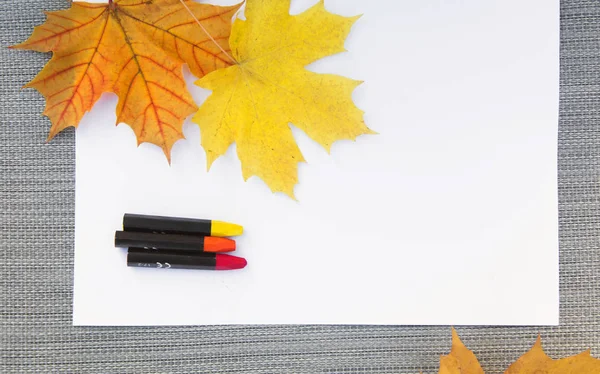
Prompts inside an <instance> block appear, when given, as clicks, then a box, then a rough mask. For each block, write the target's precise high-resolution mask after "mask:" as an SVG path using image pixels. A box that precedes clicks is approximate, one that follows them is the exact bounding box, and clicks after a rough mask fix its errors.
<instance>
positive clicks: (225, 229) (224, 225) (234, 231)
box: [210, 221, 244, 236]
mask: <svg viewBox="0 0 600 374" xmlns="http://www.w3.org/2000/svg"><path fill="white" fill-rule="evenodd" d="M243 232H244V228H243V227H242V226H240V225H236V224H233V223H229V222H223V221H212V223H211V226H210V235H211V236H237V235H242V233H243Z"/></svg>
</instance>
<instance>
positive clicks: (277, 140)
mask: <svg viewBox="0 0 600 374" xmlns="http://www.w3.org/2000/svg"><path fill="white" fill-rule="evenodd" d="M289 9H290V0H278V1H273V0H248V1H247V2H246V12H245V14H246V21H242V20H240V19H237V20H236V21H235V22H234V25H233V28H232V32H231V38H230V41H229V43H230V46H231V49H232V51H233V57H234V58H235V60H236V61H238V64H237V65H234V66H231V67H229V68H226V69H221V70H217V71H215V72H213V73H211V74H208V75H207V76H205V77H204V78H202V79H200V80H199V81H198V82H197V84H198V85H199V86H201V87H203V88H206V89H209V90H212V91H213V93H212V95H211V96H209V98H208V99H207V100H206V102H205V103H204V104H203V105H202V106H201V107H200V110H199V111H198V113H197V114H196V115H195V116H194V118H193V121H194V122H196V123H198V124H199V125H200V129H201V133H202V146H203V147H204V150H205V151H206V155H207V163H208V167H209V168H210V166H211V165H212V163H213V162H214V161H215V160H216V159H217V158H218V157H219V156H221V155H223V154H224V153H225V152H226V151H227V149H228V148H229V146H230V145H231V144H232V143H233V142H236V144H237V153H238V157H239V158H240V160H241V163H242V174H243V177H244V179H248V178H249V177H251V176H253V175H256V176H258V177H260V178H261V179H262V180H264V181H265V182H266V184H267V185H268V186H269V187H270V188H271V190H272V191H273V192H278V191H281V192H285V193H286V194H288V195H290V196H291V197H293V196H294V192H293V189H294V185H295V184H296V183H297V181H298V175H297V174H298V173H297V170H298V163H299V162H303V161H304V158H303V157H302V154H301V153H300V150H299V149H298V146H297V145H296V142H295V141H294V138H293V136H292V132H291V129H290V127H289V123H292V124H293V125H295V126H297V127H299V128H300V129H301V130H303V131H304V132H305V133H306V134H307V135H308V136H309V137H311V138H312V139H313V140H315V141H317V142H318V143H319V144H321V145H322V146H323V147H324V148H325V149H327V150H328V151H329V149H330V147H331V144H332V143H333V142H335V141H337V140H342V139H355V138H356V137H357V136H359V135H362V134H371V133H373V131H371V130H370V129H369V128H368V127H367V126H366V125H365V123H364V121H363V112H362V111H361V110H360V109H358V108H357V107H356V106H355V105H354V103H353V102H352V92H353V90H354V89H355V88H356V86H358V85H359V84H360V83H361V82H359V81H355V80H352V79H348V78H344V77H341V76H337V75H331V74H317V73H313V72H309V71H308V70H306V69H305V68H304V67H305V66H306V65H308V64H310V63H312V62H314V61H316V60H318V59H320V58H322V57H325V56H328V55H332V54H335V53H339V52H343V51H344V40H345V39H346V36H347V35H348V33H349V32H350V29H351V27H352V25H353V24H354V22H355V21H356V20H357V19H358V17H350V18H348V17H342V16H338V15H335V14H331V13H329V12H327V11H326V10H325V6H324V4H323V1H320V2H319V3H318V4H316V5H315V6H313V7H312V8H310V9H308V10H307V11H305V12H304V13H302V14H299V15H296V16H291V15H290V14H289Z"/></svg>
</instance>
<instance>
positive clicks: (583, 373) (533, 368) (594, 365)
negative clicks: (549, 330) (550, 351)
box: [505, 337, 600, 374]
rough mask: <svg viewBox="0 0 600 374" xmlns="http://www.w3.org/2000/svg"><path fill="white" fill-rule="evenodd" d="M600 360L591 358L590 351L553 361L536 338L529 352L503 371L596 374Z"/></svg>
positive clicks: (530, 373)
mask: <svg viewBox="0 0 600 374" xmlns="http://www.w3.org/2000/svg"><path fill="white" fill-rule="evenodd" d="M598 373H600V360H598V359H596V358H593V357H592V356H591V355H590V351H585V352H583V353H580V354H578V355H575V356H572V357H568V358H563V359H560V360H553V359H551V358H550V357H548V355H546V353H545V352H544V350H543V349H542V339H541V338H540V337H538V339H537V341H536V342H535V345H534V346H533V347H532V348H531V350H530V351H529V352H527V353H525V354H524V355H523V356H521V358H519V359H518V360H517V361H515V363H513V364H512V365H510V367H509V368H508V369H507V370H506V371H505V374H598Z"/></svg>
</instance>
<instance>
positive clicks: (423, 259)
mask: <svg viewBox="0 0 600 374" xmlns="http://www.w3.org/2000/svg"><path fill="white" fill-rule="evenodd" d="M235 2H236V1H235V0H233V1H214V2H213V3H219V4H232V3H235ZM315 2H316V1H315V0H305V1H293V4H292V9H291V12H292V13H298V12H300V11H302V10H304V9H306V8H307V7H308V6H309V5H311V4H314V3H315ZM326 7H327V9H328V10H329V11H332V12H335V13H338V14H342V15H347V16H352V15H356V14H361V13H362V14H364V16H363V17H362V18H361V19H360V20H358V22H357V23H356V25H355V26H354V28H353V30H352V32H351V34H350V36H349V37H348V40H347V42H346V48H347V49H348V50H349V52H347V53H343V54H339V55H336V56H333V57H329V58H327V59H324V60H321V61H319V62H317V63H315V64H313V65H311V66H310V67H309V68H310V69H311V70H313V71H316V72H330V73H336V74H340V75H344V76H348V77H351V78H355V79H361V80H364V81H365V83H364V84H363V85H362V86H360V87H359V88H358V89H357V90H356V91H355V94H354V99H355V102H356V104H357V105H358V106H359V107H360V108H362V109H364V110H365V111H366V116H365V120H366V122H367V124H368V125H369V126H370V127H371V128H372V129H374V130H375V131H377V132H379V133H380V135H376V136H363V137H360V138H359V139H358V141H357V142H349V141H342V142H338V143H336V144H335V145H334V146H333V149H332V152H331V155H328V154H327V153H326V152H325V151H324V150H323V149H322V148H321V147H320V146H318V145H317V144H316V143H315V142H313V141H312V140H311V139H309V138H308V137H307V136H306V135H305V134H303V133H302V132H301V131H299V130H297V129H294V135H295V137H296V139H297V141H298V143H299V145H300V148H301V150H302V152H303V154H304V156H305V158H306V159H307V161H308V162H307V164H302V165H301V166H300V171H299V175H300V184H299V185H298V186H297V187H296V189H295V192H296V196H297V198H298V200H299V201H298V202H296V201H293V200H291V199H290V198H288V197H286V196H284V195H282V194H277V195H273V194H272V193H271V192H270V191H269V189H268V188H267V187H266V185H265V184H264V183H263V182H262V181H261V180H259V179H258V178H255V177H253V178H251V179H250V180H249V181H248V182H244V181H243V179H242V175H241V168H240V163H239V161H238V159H237V156H236V153H235V146H234V147H232V149H230V150H229V152H228V153H227V155H226V156H224V157H222V158H221V159H219V160H218V161H217V162H216V163H215V164H214V166H213V168H212V170H211V171H210V172H206V167H205V165H206V159H205V155H204V151H203V149H202V148H201V146H200V132H199V129H198V127H197V126H196V125H194V124H191V122H188V123H187V124H186V125H185V128H184V130H185V135H186V138H187V139H186V140H182V141H180V142H178V143H177V144H176V145H175V147H174V149H173V154H172V165H171V166H169V165H168V163H167V161H166V159H165V157H164V155H163V153H162V151H161V150H160V149H159V148H158V147H156V146H153V145H149V144H143V145H142V146H140V147H137V146H136V139H135V136H134V134H133V132H132V130H131V129H130V128H129V127H128V126H127V125H124V124H121V125H119V126H115V125H114V124H115V121H116V115H115V114H114V112H115V106H116V101H117V99H116V97H115V96H114V95H111V94H105V95H104V96H103V98H102V99H101V100H100V101H99V102H98V103H97V105H96V106H95V107H94V109H93V111H92V112H91V113H89V114H88V115H86V117H85V118H84V120H83V121H82V123H81V125H80V127H79V129H78V130H77V191H76V240H75V290H74V307H73V323H74V324H75V325H202V324H284V323H285V324H454V325H460V324H497V325H553V324H557V323H558V309H559V308H558V306H559V298H558V218H557V210H558V208H557V163H556V159H557V125H558V87H559V81H558V77H559V74H558V73H559V57H558V56H559V0H525V1H524V0H488V1H481V0H461V1H442V0H419V1H412V0H401V1H384V0H379V1H364V0H326ZM187 74H188V78H189V79H188V80H189V82H193V81H194V77H192V76H191V75H189V73H187ZM190 87H191V90H192V91H193V93H194V97H195V98H196V99H197V100H198V103H201V102H202V101H203V100H204V98H206V97H207V95H208V94H209V93H208V92H205V91H203V90H201V89H199V88H198V87H195V86H193V85H191V86H190ZM125 212H130V213H142V214H157V215H170V216H187V217H197V218H212V219H220V220H225V221H230V222H235V223H239V224H242V225H244V227H245V229H246V232H245V234H244V235H243V236H242V237H240V238H239V239H238V248H239V250H238V251H237V255H240V256H243V257H246V258H247V260H248V263H249V265H248V267H247V268H246V269H244V270H241V271H230V272H211V271H187V270H160V269H145V268H128V267H127V266H126V250H125V249H117V248H114V244H113V238H114V231H115V230H118V229H120V228H121V222H122V217H123V213H125Z"/></svg>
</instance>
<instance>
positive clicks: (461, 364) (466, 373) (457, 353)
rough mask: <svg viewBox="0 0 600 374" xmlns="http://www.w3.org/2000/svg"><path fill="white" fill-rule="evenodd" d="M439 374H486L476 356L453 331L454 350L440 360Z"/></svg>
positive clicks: (453, 330)
mask: <svg viewBox="0 0 600 374" xmlns="http://www.w3.org/2000/svg"><path fill="white" fill-rule="evenodd" d="M439 374H484V373H483V369H482V368H481V366H480V365H479V361H477V357H475V354H474V353H473V352H471V351H470V350H469V349H468V348H467V347H465V345H464V344H463V342H462V341H461V340H460V338H459V337H458V334H457V333H456V330H455V329H454V328H453V329H452V350H451V351H450V354H449V355H447V356H442V358H441V359H440V371H439Z"/></svg>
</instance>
